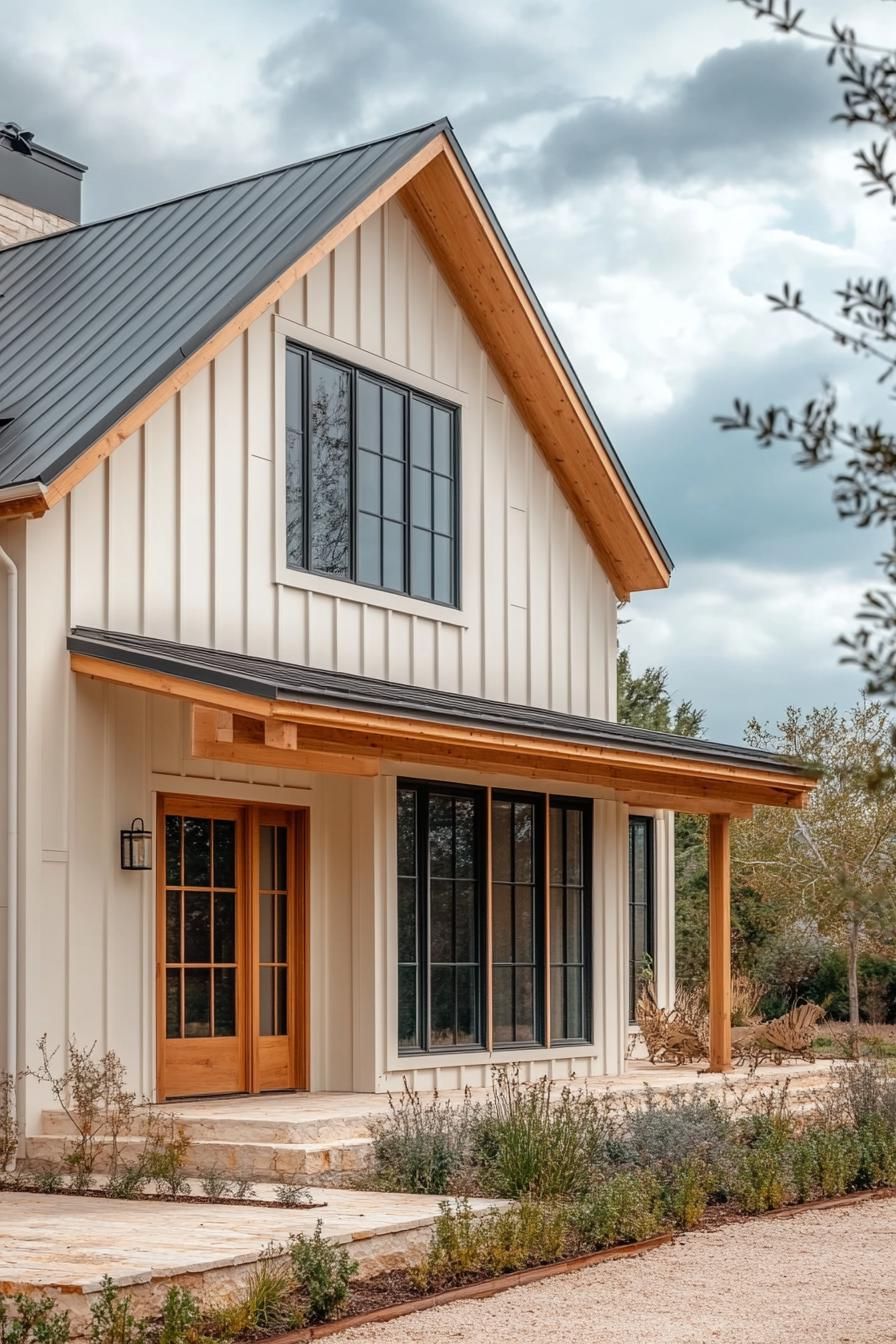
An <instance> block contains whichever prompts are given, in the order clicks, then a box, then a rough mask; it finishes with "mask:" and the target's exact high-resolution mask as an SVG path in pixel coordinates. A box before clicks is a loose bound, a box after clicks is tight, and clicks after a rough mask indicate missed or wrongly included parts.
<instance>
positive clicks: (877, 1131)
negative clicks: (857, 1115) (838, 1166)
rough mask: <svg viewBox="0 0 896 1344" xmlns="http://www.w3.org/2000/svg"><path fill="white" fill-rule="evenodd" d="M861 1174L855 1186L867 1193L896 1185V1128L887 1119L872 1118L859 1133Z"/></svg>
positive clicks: (857, 1133)
mask: <svg viewBox="0 0 896 1344" xmlns="http://www.w3.org/2000/svg"><path fill="white" fill-rule="evenodd" d="M856 1139H857V1142H858V1146H859V1170H858V1173H857V1175H856V1185H857V1186H858V1187H859V1188H861V1189H864V1190H873V1189H876V1188H877V1187H878V1186H885V1185H896V1128H894V1127H893V1126H891V1125H889V1124H887V1121H886V1119H885V1118H884V1116H881V1115H869V1116H868V1117H867V1118H866V1119H865V1120H863V1122H862V1124H861V1125H860V1126H859V1127H858V1129H857V1131H856Z"/></svg>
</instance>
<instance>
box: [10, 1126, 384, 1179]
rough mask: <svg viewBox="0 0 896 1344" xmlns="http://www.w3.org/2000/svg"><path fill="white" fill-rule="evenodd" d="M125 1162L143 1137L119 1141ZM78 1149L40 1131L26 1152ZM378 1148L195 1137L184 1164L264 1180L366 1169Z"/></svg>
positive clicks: (194, 1171)
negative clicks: (372, 1154) (373, 1151)
mask: <svg viewBox="0 0 896 1344" xmlns="http://www.w3.org/2000/svg"><path fill="white" fill-rule="evenodd" d="M118 1146H119V1150H120V1152H121V1155H122V1160H123V1161H124V1162H126V1163H133V1162H135V1161H136V1160H137V1159H138V1158H139V1156H140V1154H141V1153H142V1151H143V1148H144V1140H143V1139H142V1138H140V1137H139V1136H129V1137H125V1138H122V1139H119V1141H118ZM71 1148H72V1139H71V1138H70V1137H69V1136H67V1135H65V1134H37V1135H34V1136H33V1137H31V1138H29V1139H27V1140H26V1147H25V1156H26V1160H27V1161H28V1162H29V1163H30V1164H34V1165H41V1166H47V1165H58V1164H60V1163H62V1161H63V1160H64V1158H65V1155H66V1153H67V1152H70V1151H71ZM372 1149H373V1142H372V1140H371V1139H370V1138H364V1137H354V1138H345V1139H337V1140H330V1141H328V1142H312V1143H267V1142H257V1141H247V1140H245V1139H242V1140H239V1141H237V1142H234V1141H232V1140H229V1139H227V1140H225V1139H192V1140H191V1142H190V1147H189V1149H188V1151H187V1154H186V1159H185V1162H184V1175H186V1176H199V1177H201V1176H203V1175H205V1174H207V1173H208V1172H212V1171H215V1172H219V1173H220V1174H221V1175H225V1176H232V1177H248V1178H250V1179H251V1180H258V1181H274V1182H276V1181H278V1180H282V1179H285V1178H289V1177H300V1178H304V1177H308V1178H309V1179H310V1178H313V1177H320V1176H325V1175H327V1174H332V1175H336V1176H338V1175H343V1174H347V1173H349V1172H356V1171H363V1170H364V1168H365V1167H366V1166H367V1165H368V1162H369V1160H370V1155H371V1152H372ZM109 1155H110V1144H109V1143H108V1142H107V1143H106V1144H105V1145H104V1147H103V1148H102V1149H101V1151H100V1154H99V1157H98V1160H97V1164H96V1170H97V1171H98V1172H104V1171H107V1170H108V1166H109Z"/></svg>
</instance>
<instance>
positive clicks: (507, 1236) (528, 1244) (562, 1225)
mask: <svg viewBox="0 0 896 1344" xmlns="http://www.w3.org/2000/svg"><path fill="white" fill-rule="evenodd" d="M480 1224H481V1226H480V1237H481V1246H482V1255H481V1260H480V1268H481V1269H482V1270H484V1271H485V1273H486V1274H489V1275H494V1276H497V1275H499V1274H511V1273H513V1271H514V1270H518V1269H528V1268H529V1267H530V1266H532V1265H549V1264H553V1263H554V1262H555V1261H556V1260H562V1259H563V1256H564V1255H565V1254H566V1250H567V1245H568V1241H569V1220H568V1216H567V1210H566V1208H565V1207H564V1206H562V1205H557V1204H550V1203H543V1202H541V1201H535V1200H530V1199H524V1200H522V1201H521V1202H520V1203H519V1204H511V1205H510V1206H508V1207H507V1208H506V1209H495V1210H493V1211H492V1212H490V1213H486V1214H485V1215H484V1216H483V1217H482V1218H481V1219H480Z"/></svg>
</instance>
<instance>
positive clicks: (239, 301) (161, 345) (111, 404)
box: [45, 164, 366, 457]
mask: <svg viewBox="0 0 896 1344" xmlns="http://www.w3.org/2000/svg"><path fill="white" fill-rule="evenodd" d="M325 166H326V168H329V166H330V165H329V164H327V165H325ZM319 176H320V177H321V178H326V177H327V176H328V174H327V173H326V172H325V173H322V174H320V175H319ZM276 185H277V180H276V179H275V180H273V182H270V183H267V184H266V186H265V192H266V194H267V193H270V191H271V190H272V189H273V188H274V187H275V186H276ZM287 185H288V184H287ZM331 188H332V190H339V191H341V190H344V187H343V185H342V182H341V179H340V180H338V181H335V182H332V183H331V182H329V181H326V182H323V183H322V184H321V190H320V192H319V197H323V198H324V205H323V206H321V207H320V208H319V209H318V207H317V200H318V199H319V197H314V198H312V200H311V201H310V202H308V205H307V206H306V207H305V211H306V213H307V210H308V208H310V207H314V208H315V209H317V213H318V214H324V215H326V217H327V218H329V215H330V213H331V211H332V205H331V202H330V200H329V198H328V197H329V192H330V189H331ZM304 194H305V195H307V191H306V192H305V193H304ZM365 194H366V192H365ZM277 199H278V200H279V199H280V197H279V196H278V197H277ZM269 204H270V202H269ZM240 208H241V201H240V200H235V201H232V202H230V205H229V207H228V209H229V212H230V213H232V214H235V215H236V216H237V218H238V219H239V221H240V225H241V227H240V228H239V229H238V230H237V229H236V228H234V227H231V228H230V229H228V230H226V231H225V232H224V233H223V237H224V239H225V240H226V244H224V243H222V246H221V247H219V248H217V249H216V250H210V249H209V248H207V247H201V246H200V245H199V244H200V240H197V239H193V240H192V252H193V253H195V257H194V259H193V262H192V264H193V266H194V271H193V274H192V276H191V278H190V285H189V287H186V286H185V284H184V277H183V273H179V274H178V275H176V276H173V277H172V278H171V280H170V281H169V282H168V283H167V284H166V285H165V286H164V287H163V288H162V290H161V291H158V292H157V293H156V295H155V299H156V301H155V302H154V303H153V304H152V305H150V306H148V307H144V308H142V309H141V310H140V315H141V319H142V320H143V325H142V326H141V328H140V332H139V333H137V334H135V337H134V338H133V339H132V340H131V341H125V342H123V343H122V342H119V343H118V344H117V345H115V346H114V348H115V349H116V353H121V354H122V358H120V359H119V360H118V361H117V363H116V364H115V365H114V366H112V367H109V365H108V362H107V356H106V349H107V346H108V344H110V343H112V341H113V339H114V337H115V336H116V334H117V333H118V332H119V330H126V329H127V327H128V326H129V325H130V323H131V320H132V314H131V313H130V312H128V313H126V314H122V315H121V316H120V320H118V322H117V324H116V325H114V326H112V327H107V328H106V329H105V330H104V332H103V343H102V345H101V346H99V347H98V348H97V349H96V350H95V351H94V352H93V354H92V357H91V360H90V363H89V364H88V365H87V366H84V365H81V366H79V367H78V369H77V385H78V386H79V387H80V386H81V384H82V381H84V379H83V375H84V373H85V371H86V370H88V369H89V370H93V369H95V368H96V366H97V364H99V365H100V366H101V367H102V368H103V370H104V371H106V370H107V371H108V378H109V379H110V380H111V379H112V378H113V377H114V376H115V374H116V373H117V372H118V371H119V370H127V369H128V368H129V367H130V362H129V359H128V353H129V351H131V350H132V349H133V348H134V346H135V345H136V344H137V343H139V342H140V341H141V338H142V337H143V336H145V333H146V331H147V326H148V325H149V324H150V323H151V320H152V318H153V317H154V316H155V315H156V313H158V314H159V316H160V317H161V318H162V319H164V316H165V313H166V312H170V313H172V318H171V321H170V322H168V323H167V326H166V325H165V323H164V320H163V321H162V324H161V326H158V325H156V326H153V327H151V331H152V333H153V334H156V333H158V339H157V340H156V341H155V342H154V348H155V349H159V350H160V351H164V350H165V349H166V348H167V350H168V354H167V357H166V358H165V362H164V369H165V371H166V372H167V371H169V370H171V369H173V368H174V367H176V366H177V364H178V363H179V362H180V360H181V359H182V358H183V357H184V356H185V354H186V353H188V352H187V351H185V350H184V348H183V344H182V343H181V336H182V331H183V328H184V325H185V324H186V325H188V326H189V323H190V321H198V320H199V317H200V316H201V314H203V313H204V312H205V311H206V309H207V308H208V305H209V299H208V294H209V288H208V286H207V285H206V284H205V283H204V277H205V276H206V275H207V274H208V273H212V275H213V274H214V273H215V267H216V265H217V264H218V262H219V260H220V259H221V257H222V254H224V253H227V254H229V253H233V254H234V257H233V261H234V263H237V262H238V264H240V265H242V266H243V267H245V268H246V269H247V270H251V268H252V266H253V263H254V262H255V261H256V258H259V260H261V259H263V258H265V257H267V255H268V252H269V245H268V243H267V242H266V239H265V238H262V239H260V240H256V239H255V234H254V232H253V231H252V230H251V228H250V227H249V225H248V224H245V223H244V220H245V211H244V210H243V211H242V213H240ZM283 208H284V209H288V208H289V201H288V200H287V201H284V205H283ZM260 213H261V206H260V205H259V203H257V202H253V205H252V216H251V217H250V223H251V218H253V217H254V215H255V214H260ZM268 213H269V212H268V211H265V214H266V215H267V214H268ZM341 213H342V212H340V215H341ZM270 227H271V228H272V229H274V228H276V229H277V232H279V228H278V227H277V226H276V223H275V221H274V220H273V219H271V220H270ZM303 227H305V226H303ZM324 231H325V230H324ZM244 235H248V236H249V237H250V238H252V239H253V241H255V246H254V247H253V248H251V249H250V246H249V245H248V244H244V243H243V242H242V239H243V237H244ZM303 250H304V248H303V247H298V252H297V244H295V243H292V244H290V245H289V247H288V249H287V251H286V254H285V257H284V260H283V261H282V264H281V262H280V260H279V258H278V259H275V260H274V261H273V262H270V261H269V262H268V267H269V272H270V275H271V276H272V277H273V278H275V277H276V276H277V275H279V274H280V273H281V271H282V269H284V267H285V266H286V265H288V264H289V259H291V258H293V257H294V256H295V255H300V254H301V252H302V251H303ZM228 260H229V257H228V256H223V262H224V264H226V263H227V262H228ZM196 268H198V269H196ZM150 284H151V277H150V279H148V280H147V284H146V285H144V286H143V289H141V290H140V291H139V293H138V294H137V295H136V296H135V302H138V301H139V298H140V295H141V294H142V293H143V291H144V290H145V289H146V288H148V287H149V286H150ZM258 288H259V285H258V284H257V283H256V284H254V285H253V286H252V287H251V288H250V289H249V290H248V292H247V293H246V295H245V301H246V302H248V301H249V299H251V298H252V297H254V294H255V293H257V291H258ZM169 292H170V293H171V294H172V295H174V296H176V297H182V296H184V295H186V299H185V301H183V302H181V303H180V305H179V306H178V307H176V308H172V307H171V306H170V305H169V306H168V307H167V308H166V297H165V296H166V295H167V294H168V293H169ZM243 302H244V299H243V297H242V296H237V297H236V298H234V297H233V296H232V295H231V296H230V307H231V308H233V309H235V310H236V311H239V309H240V308H241V307H242V306H243ZM228 315H229V314H228ZM223 320H226V318H225V319H222V321H218V320H215V319H213V320H212V321H211V322H209V323H208V334H209V335H210V334H212V333H213V332H214V331H216V330H218V329H219V327H220V326H221V325H222V324H223ZM202 339H204V336H203V335H200V338H199V339H197V340H194V341H193V342H191V345H192V344H195V345H198V344H201V342H202ZM143 343H145V340H144V341H143ZM155 381H157V374H155V373H154V375H152V376H151V378H150V381H149V383H148V384H147V385H141V388H140V389H139V394H140V395H143V394H144V392H145V391H149V390H151V388H152V386H153V385H154V382H155ZM88 395H89V392H85V394H84V397H82V398H81V400H80V401H79V402H71V401H69V402H67V403H66V404H65V418H64V420H62V421H59V420H57V421H52V422H50V423H49V424H48V425H47V426H46V430H45V432H46V433H47V435H48V436H49V435H50V434H52V433H53V432H54V431H55V432H56V433H57V434H62V433H64V432H65V430H66V429H68V428H70V427H71V426H72V425H77V424H78V423H80V421H81V419H82V418H83V413H82V411H81V406H82V404H83V402H84V401H85V400H86V399H87V397H88ZM134 400H135V396H134V388H133V387H132V385H131V384H130V382H129V381H127V380H126V379H125V378H121V379H120V380H119V381H117V382H114V384H112V386H111V387H110V390H109V392H108V395H107V396H106V398H105V399H104V400H103V401H102V402H101V403H100V404H99V405H97V404H96V403H95V402H93V403H91V404H93V405H94V406H95V408H96V411H97V412H98V413H99V414H101V415H103V416H104V418H106V419H108V421H109V422H110V423H114V422H115V420H116V419H118V418H119V416H120V415H121V414H123V413H124V411H126V410H127V409H128V407H129V405H130V404H131V403H132V402H133V401H134ZM93 437H94V436H93V432H92V431H91V434H90V435H89V436H88V437H87V438H86V440H84V441H77V442H76V443H75V444H74V445H73V447H72V449H71V450H70V452H71V456H72V457H76V456H77V455H78V453H79V452H80V451H81V450H82V448H83V447H86V446H89V443H90V442H92V441H93Z"/></svg>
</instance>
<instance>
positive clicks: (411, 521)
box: [285, 343, 460, 606]
mask: <svg viewBox="0 0 896 1344" xmlns="http://www.w3.org/2000/svg"><path fill="white" fill-rule="evenodd" d="M458 487H459V452H458V411H457V408H456V407H454V406H451V405H449V404H447V403H445V402H442V401H439V400H438V399H437V398H434V397H429V396H426V395H425V394H424V393H422V392H418V391H417V390H416V389H415V388H411V387H406V386H404V385H402V384H400V383H396V382H393V381H392V380H390V379H387V378H382V377H379V376H378V375H376V374H373V373H371V372H369V371H368V370H366V369H359V368H356V367H355V366H354V365H352V364H348V363H346V362H345V361H343V360H338V359H334V358H331V357H330V356H329V355H323V354H320V353H319V352H318V351H315V350H311V349H307V348H306V347H304V346H299V345H294V344H292V343H289V344H287V347H286V489H285V501H286V563H287V566H288V568H290V569H296V570H308V571H311V572H313V573H315V574H324V575H329V576H331V577H334V578H342V579H349V580H352V581H354V582H356V583H362V584H365V585H367V586H368V587H373V588H384V589H387V590H388V591H389V592H395V593H403V594H406V595H408V596H411V597H419V598H423V599H424V600H426V601H430V602H437V603H441V604H442V605H444V606H457V605H458V602H459V587H460V580H459V559H458V558H459V532H460V518H459V503H458V499H459V488H458Z"/></svg>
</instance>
